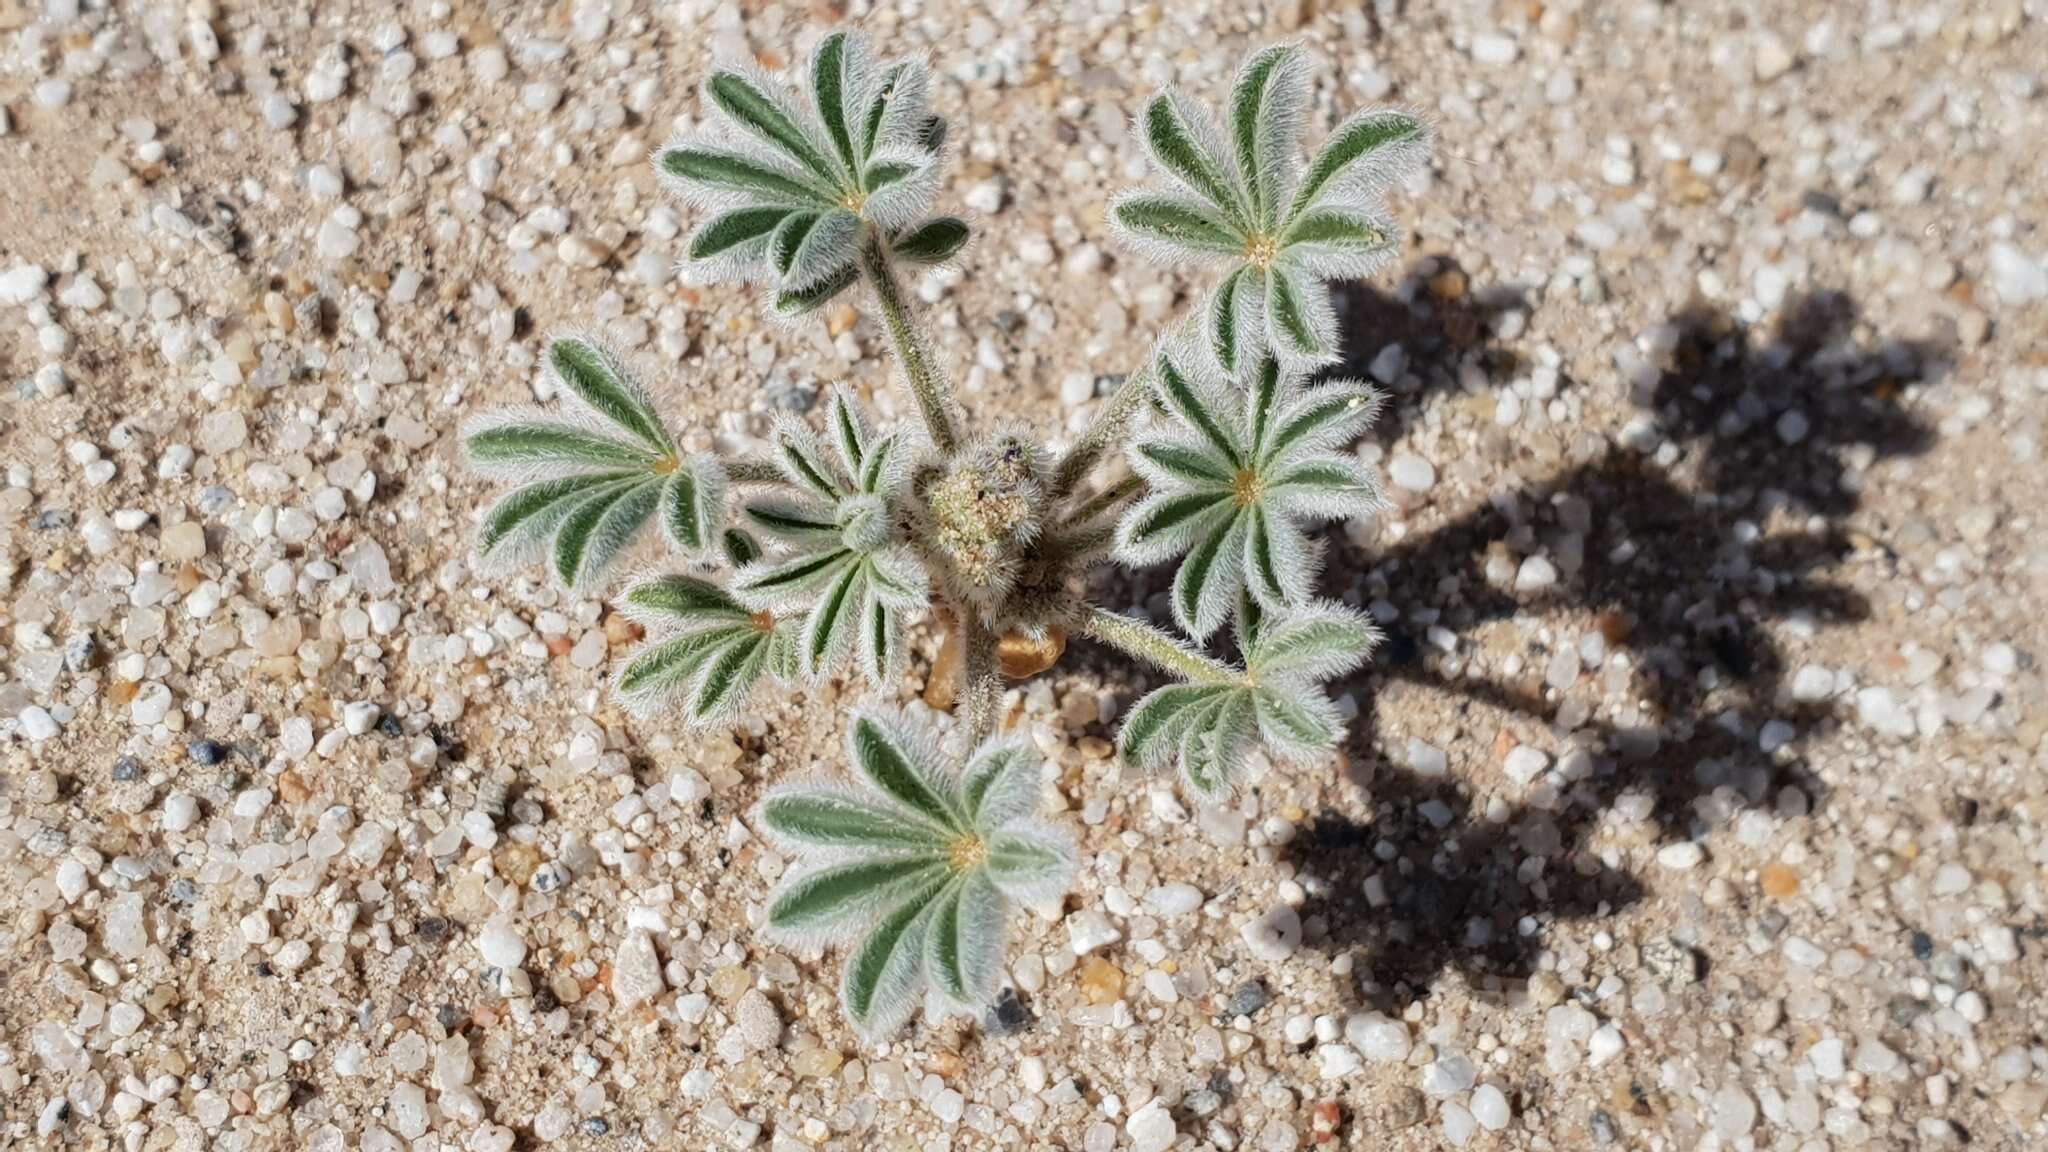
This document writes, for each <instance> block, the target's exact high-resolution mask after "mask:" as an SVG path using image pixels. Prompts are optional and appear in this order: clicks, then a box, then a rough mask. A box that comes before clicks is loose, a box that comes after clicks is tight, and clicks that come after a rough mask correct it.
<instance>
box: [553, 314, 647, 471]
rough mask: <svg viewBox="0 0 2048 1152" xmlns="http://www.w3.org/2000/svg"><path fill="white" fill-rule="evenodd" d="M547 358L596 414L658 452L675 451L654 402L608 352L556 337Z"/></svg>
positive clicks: (580, 342) (590, 345) (563, 379)
mask: <svg viewBox="0 0 2048 1152" xmlns="http://www.w3.org/2000/svg"><path fill="white" fill-rule="evenodd" d="M548 362H549V363H550V364H552V365H553V366H554V369H555V373H556V375H558V376H560V377H561V378H562V383H564V384H566V385H568V386H569V389H570V391H572V392H574V393H576V395H577V396H578V397H580V398H581V399H582V400H583V402H584V403H585V404H588V405H590V406H591V408H593V409H595V410H596V411H597V412H598V414H599V415H601V416H603V417H604V418H605V419H607V420H610V421H611V422H612V423H614V424H617V425H618V426H619V427H621V428H623V429H625V430H626V431H628V432H630V433H632V434H633V435H634V436H636V437H638V438H639V439H640V441H641V443H644V444H646V445H647V446H648V447H649V448H652V449H654V451H655V452H656V453H657V454H660V455H664V456H667V455H673V454H674V452H675V445H674V443H673V442H672V441H670V440H669V436H668V429H667V428H665V427H663V426H662V423H661V417H660V416H658V415H656V414H655V411H654V406H653V404H651V403H650V402H649V401H648V399H647V395H646V393H644V392H642V391H641V390H640V389H639V387H637V386H636V385H635V384H633V382H632V380H631V379H630V378H629V377H628V376H627V375H626V369H625V366H624V365H622V364H620V363H619V362H618V360H617V359H616V358H614V357H613V356H612V355H611V354H610V353H608V352H606V351H604V350H603V349H601V348H599V347H597V346H596V345H594V344H591V343H589V342H588V341H585V340H576V339H568V340H557V341H555V342H554V343H553V344H552V345H550V346H549V347H548Z"/></svg>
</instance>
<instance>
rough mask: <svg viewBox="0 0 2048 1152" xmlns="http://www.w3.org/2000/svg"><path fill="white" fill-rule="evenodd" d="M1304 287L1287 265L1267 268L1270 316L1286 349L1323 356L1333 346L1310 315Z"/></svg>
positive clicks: (1303, 357)
mask: <svg viewBox="0 0 2048 1152" xmlns="http://www.w3.org/2000/svg"><path fill="white" fill-rule="evenodd" d="M1303 291H1304V289H1303V288H1302V286H1301V284H1300V282H1299V281H1297V280H1296V279H1295V277H1294V276H1293V274H1292V273H1290V272H1288V271H1287V270H1286V269H1284V268H1280V267H1277V266H1276V267H1272V268H1268V269H1266V317H1267V320H1268V321H1269V322H1270V323H1271V325H1272V329H1273V335H1274V337H1275V338H1276V340H1277V341H1278V343H1279V345H1280V348H1281V350H1282V351H1284V352H1287V353H1290V354H1291V355H1292V356H1293V357H1294V358H1295V359H1297V360H1319V359H1322V358H1323V357H1324V356H1326V355H1327V354H1328V352H1329V349H1328V348H1326V347H1325V346H1324V343H1323V337H1322V334H1321V333H1319V332H1317V331H1316V327H1315V323H1314V321H1313V320H1311V319H1310V316H1309V311H1308V309H1309V303H1308V300H1307V298H1306V297H1304V296H1303V294H1302V293H1303Z"/></svg>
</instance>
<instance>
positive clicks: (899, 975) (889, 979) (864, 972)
mask: <svg viewBox="0 0 2048 1152" xmlns="http://www.w3.org/2000/svg"><path fill="white" fill-rule="evenodd" d="M944 883H945V882H944V881H943V880H941V881H936V882H934V883H933V884H932V886H931V888H930V889H928V890H923V891H920V892H918V894H916V895H915V896H913V897H911V898H909V899H907V900H905V901H904V903H903V905H902V907H900V908H898V909H897V910H896V911H895V912H893V913H891V914H890V915H889V917H888V918H887V919H885V920H883V921H882V923H881V924H880V925H879V926H878V927H877V928H876V929H875V930H874V931H873V932H872V933H870V934H869V935H868V938H867V939H866V940H864V941H862V942H861V946H860V948H859V949H858V950H856V951H855V952H854V954H853V959H851V960H849V961H848V962H847V965H846V976H845V980H844V982H843V984H842V986H841V989H840V999H841V1001H842V1002H843V1003H844V1005H845V1008H846V1015H847V1017H848V1018H849V1019H851V1020H852V1021H853V1023H854V1026H855V1027H856V1028H859V1029H861V1031H863V1032H868V1033H872V1032H875V1031H878V1030H880V1029H882V1028H884V1027H889V1026H893V1025H895V1024H896V1023H898V1022H899V1020H898V1019H897V1017H898V1016H899V1014H901V1013H905V1012H908V1011H909V1009H910V1007H911V1004H910V997H911V995H912V994H913V993H914V992H915V991H916V988H917V982H918V977H919V975H920V974H921V970H922V968H923V961H924V936H925V932H926V931H927V926H928V925H929V924H930V922H931V915H930V914H931V910H932V902H933V899H934V898H935V897H936V896H937V895H938V893H939V892H940V891H941V890H942V887H943V885H944Z"/></svg>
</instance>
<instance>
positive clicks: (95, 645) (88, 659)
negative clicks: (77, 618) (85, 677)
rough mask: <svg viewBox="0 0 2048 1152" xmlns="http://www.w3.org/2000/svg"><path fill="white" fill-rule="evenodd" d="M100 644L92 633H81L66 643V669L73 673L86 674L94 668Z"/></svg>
mask: <svg viewBox="0 0 2048 1152" xmlns="http://www.w3.org/2000/svg"><path fill="white" fill-rule="evenodd" d="M99 650H100V646H99V642H98V641H96V640H94V639H93V638H92V633H90V632H80V633H79V634H78V635H76V636H73V637H72V638H71V639H69V640H66V641H65V642H64V667H65V669H66V670H67V671H71V672H84V671H87V670H89V669H90V668H91V667H92V662H93V657H95V656H97V655H98V654H99Z"/></svg>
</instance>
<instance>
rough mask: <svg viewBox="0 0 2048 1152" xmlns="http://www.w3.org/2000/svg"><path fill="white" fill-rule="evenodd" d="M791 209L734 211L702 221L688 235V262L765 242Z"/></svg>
mask: <svg viewBox="0 0 2048 1152" xmlns="http://www.w3.org/2000/svg"><path fill="white" fill-rule="evenodd" d="M790 212H791V209H789V208H786V207H783V206H781V205H768V206H757V207H746V208H734V209H732V210H731V211H729V212H721V213H719V214H718V215H716V216H713V217H712V218H711V219H709V220H706V221H705V222H704V223H703V224H702V225H700V226H699V227H698V228H697V231H695V232H694V233H692V234H691V235H690V249H689V253H690V259H692V260H709V259H712V258H713V257H717V256H726V255H731V254H733V253H735V252H738V251H744V250H748V245H754V244H759V243H761V242H764V241H766V240H767V238H768V237H769V235H770V234H772V233H773V232H774V231H775V227H776V225H778V224H781V223H782V222H783V220H784V219H785V218H787V217H788V216H789V214H790Z"/></svg>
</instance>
